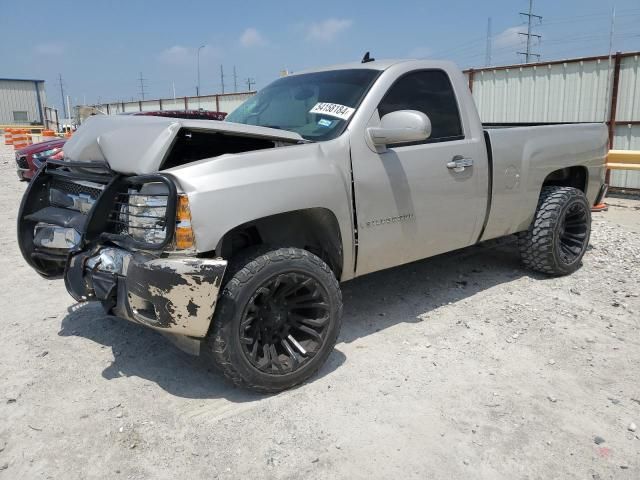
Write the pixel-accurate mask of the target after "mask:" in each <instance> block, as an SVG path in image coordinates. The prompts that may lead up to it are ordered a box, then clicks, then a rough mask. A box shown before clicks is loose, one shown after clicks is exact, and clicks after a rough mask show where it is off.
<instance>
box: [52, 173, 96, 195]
mask: <svg viewBox="0 0 640 480" xmlns="http://www.w3.org/2000/svg"><path fill="white" fill-rule="evenodd" d="M51 188H55V189H57V190H62V191H63V192H66V193H70V194H72V195H80V194H84V195H89V196H90V197H92V198H93V199H97V198H98V197H99V196H100V193H101V192H102V189H101V188H97V187H91V186H89V185H86V184H82V183H76V182H69V181H67V180H61V179H59V178H54V179H53V180H52V181H51Z"/></svg>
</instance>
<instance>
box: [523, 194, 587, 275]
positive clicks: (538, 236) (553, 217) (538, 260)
mask: <svg viewBox="0 0 640 480" xmlns="http://www.w3.org/2000/svg"><path fill="white" fill-rule="evenodd" d="M590 235H591V208H590V206H589V202H588V201H587V198H586V197H585V195H584V193H583V192H582V191H580V190H578V189H577V188H571V187H543V188H542V192H541V194H540V199H539V201H538V208H537V210H536V214H535V217H534V219H533V222H532V223H531V226H530V227H529V229H528V230H527V231H526V232H523V233H522V234H520V236H519V247H520V256H521V258H522V262H523V263H524V265H525V266H527V267H528V268H530V269H532V270H536V271H538V272H541V273H546V274H548V275H568V274H570V273H573V272H575V271H576V270H577V269H578V268H579V267H580V264H581V261H582V257H583V256H584V253H585V252H586V250H587V246H588V245H589V238H590Z"/></svg>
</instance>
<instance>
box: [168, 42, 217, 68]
mask: <svg viewBox="0 0 640 480" xmlns="http://www.w3.org/2000/svg"><path fill="white" fill-rule="evenodd" d="M197 53H198V49H197V48H195V47H183V46H182V45H174V46H173V47H169V48H167V49H165V50H163V51H162V52H160V54H159V55H158V60H160V61H161V62H162V63H166V64H168V65H180V66H182V65H189V64H192V63H193V62H195V61H196V56H197ZM220 55H221V52H220V49H218V48H216V47H212V46H210V45H205V47H204V48H203V49H202V50H201V51H200V58H201V59H204V58H205V57H219V56H220Z"/></svg>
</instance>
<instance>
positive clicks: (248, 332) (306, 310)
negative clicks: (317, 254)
mask: <svg viewBox="0 0 640 480" xmlns="http://www.w3.org/2000/svg"><path fill="white" fill-rule="evenodd" d="M328 324H329V299H328V293H327V292H326V291H325V289H324V288H323V287H322V285H321V284H320V283H319V282H318V280H316V279H315V278H313V277H311V276H309V275H307V274H305V273H300V272H290V273H285V274H280V275H277V276H275V277H272V278H270V279H269V280H267V281H266V282H265V283H263V284H262V285H261V286H260V287H259V288H258V289H257V290H256V292H255V293H254V294H253V295H252V296H251V299H250V300H249V303H248V305H247V307H246V308H245V311H244V315H243V317H242V320H241V322H240V332H239V334H240V342H241V343H242V350H243V352H244V354H245V356H246V358H247V359H248V360H249V362H251V364H252V365H253V366H254V367H255V368H257V369H258V370H260V371H261V372H266V373H270V374H272V375H284V374H287V373H291V372H294V371H296V370H298V369H299V368H302V367H303V366H304V365H305V363H307V362H308V361H309V360H311V359H312V358H313V357H314V356H315V355H316V353H317V352H318V351H319V350H320V348H321V347H322V345H323V343H324V342H325V340H326V337H327V332H328V328H327V327H328Z"/></svg>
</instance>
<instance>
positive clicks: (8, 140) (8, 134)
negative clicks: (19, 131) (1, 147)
mask: <svg viewBox="0 0 640 480" xmlns="http://www.w3.org/2000/svg"><path fill="white" fill-rule="evenodd" d="M4 144H5V145H13V128H5V129H4Z"/></svg>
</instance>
